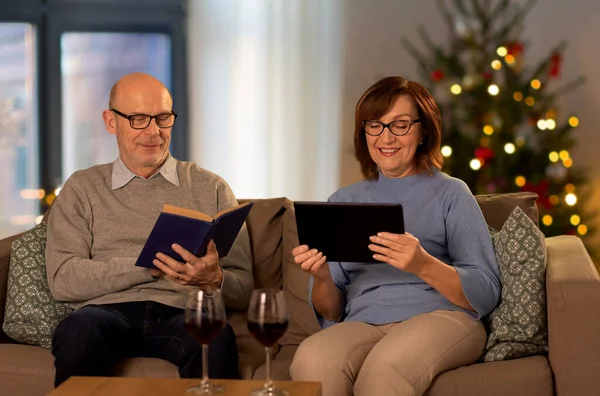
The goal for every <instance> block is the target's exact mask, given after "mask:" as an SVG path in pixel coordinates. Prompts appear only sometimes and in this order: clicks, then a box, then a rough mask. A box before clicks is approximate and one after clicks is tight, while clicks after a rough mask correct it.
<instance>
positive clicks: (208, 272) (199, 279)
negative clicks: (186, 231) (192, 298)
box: [151, 239, 223, 289]
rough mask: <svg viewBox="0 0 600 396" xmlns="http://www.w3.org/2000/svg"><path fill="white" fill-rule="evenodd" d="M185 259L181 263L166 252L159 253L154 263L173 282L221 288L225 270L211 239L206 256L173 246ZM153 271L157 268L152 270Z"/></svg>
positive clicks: (176, 245)
mask: <svg viewBox="0 0 600 396" xmlns="http://www.w3.org/2000/svg"><path fill="white" fill-rule="evenodd" d="M171 247H172V248H173V250H174V251H175V252H177V254H179V255H180V256H181V257H182V258H183V259H184V260H185V262H184V263H181V262H179V261H177V260H175V259H173V258H171V257H169V256H167V255H166V254H163V253H157V254H156V259H155V260H154V261H153V264H154V265H155V266H156V268H158V269H159V270H160V271H162V272H163V273H164V274H165V275H167V276H168V277H169V278H170V279H171V280H172V281H173V282H176V283H179V284H180V285H188V286H197V287H203V286H210V287H211V288H217V289H218V288H220V287H221V283H222V282H223V270H222V269H221V267H220V266H219V253H217V246H216V245H215V243H214V241H213V240H212V239H211V240H210V241H209V242H208V247H207V248H206V254H205V255H204V257H196V256H195V255H193V254H192V253H190V252H189V251H188V250H186V249H184V248H183V247H181V246H180V245H178V244H176V243H175V244H173V245H172V246H171ZM152 271H155V270H151V273H152Z"/></svg>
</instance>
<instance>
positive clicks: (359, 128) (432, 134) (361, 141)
mask: <svg viewBox="0 0 600 396" xmlns="http://www.w3.org/2000/svg"><path fill="white" fill-rule="evenodd" d="M403 95H404V96H406V97H408V98H410V99H411V100H412V102H413V103H414V104H415V106H416V107H417V111H418V113H419V118H420V119H421V131H422V139H423V140H422V144H420V145H419V146H418V147H417V151H416V153H415V170H416V172H417V173H422V172H428V173H430V172H431V170H432V169H431V168H432V167H435V168H437V169H441V168H442V164H443V162H444V161H443V158H442V154H441V153H440V145H441V142H442V116H441V114H440V109H439V108H438V105H437V104H436V103H435V100H434V99H433V97H432V96H431V94H430V93H429V92H428V91H427V89H425V88H424V87H423V86H421V85H420V84H417V83H416V82H414V81H408V80H406V79H404V78H402V77H386V78H384V79H382V80H379V81H378V82H376V83H375V84H373V85H372V86H371V87H370V88H369V89H367V91H366V92H365V93H364V94H363V95H362V97H361V98H360V100H359V101H358V103H357V104H356V111H355V113H354V155H355V157H356V159H357V160H358V162H359V163H360V167H361V170H362V174H363V176H364V177H365V178H366V179H369V180H376V179H377V178H378V177H379V170H378V168H377V164H375V162H374V161H373V159H372V158H371V155H370V154H369V148H368V147H367V138H366V136H365V131H364V129H363V121H364V120H377V119H379V118H380V117H382V116H383V115H385V114H386V113H387V112H388V111H390V109H391V108H392V107H393V106H394V104H395V103H396V99H398V97H399V96H403Z"/></svg>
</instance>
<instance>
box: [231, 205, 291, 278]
mask: <svg viewBox="0 0 600 396" xmlns="http://www.w3.org/2000/svg"><path fill="white" fill-rule="evenodd" d="M238 201H239V203H244V202H249V201H252V202H254V206H253V207H252V210H251V211H250V214H249V215H248V218H247V219H246V225H247V227H248V234H249V236H250V246H251V248H252V263H253V275H254V287H255V288H257V289H258V288H275V289H280V288H281V265H280V263H281V254H282V248H281V244H282V241H281V239H282V237H281V231H282V227H283V214H284V213H285V209H284V207H283V205H284V203H285V202H286V198H271V199H255V200H248V199H241V200H238Z"/></svg>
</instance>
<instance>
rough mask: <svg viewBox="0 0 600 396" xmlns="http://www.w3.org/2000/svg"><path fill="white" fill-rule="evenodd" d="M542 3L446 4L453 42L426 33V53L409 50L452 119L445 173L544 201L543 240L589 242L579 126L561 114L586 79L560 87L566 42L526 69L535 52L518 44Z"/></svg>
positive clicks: (442, 1)
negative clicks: (576, 155) (574, 152)
mask: <svg viewBox="0 0 600 396" xmlns="http://www.w3.org/2000/svg"><path fill="white" fill-rule="evenodd" d="M534 3H535V0H529V1H526V2H523V1H520V2H518V3H517V2H516V1H511V0H497V1H496V0H452V1H448V0H439V1H438V6H439V9H440V12H441V15H442V16H443V18H444V20H445V22H446V24H447V25H448V28H449V43H445V44H444V45H437V44H435V43H434V42H433V41H432V40H431V39H430V37H429V35H428V34H427V32H426V30H425V29H423V28H422V27H421V28H420V29H419V34H420V36H421V38H422V41H423V43H424V45H425V46H424V50H423V51H421V50H418V49H417V48H416V46H415V45H413V44H412V43H411V42H410V41H408V40H404V46H405V48H406V49H407V51H408V52H409V53H410V54H411V55H412V56H413V57H414V58H415V60H416V61H417V62H418V65H419V69H420V72H422V76H421V81H422V82H423V83H424V85H425V86H427V87H428V89H429V90H430V92H431V94H432V95H433V96H434V97H435V98H436V100H437V102H438V104H439V106H440V109H441V111H442V115H443V117H444V119H443V133H444V135H443V137H442V144H443V147H442V154H443V156H444V157H445V164H444V171H446V172H448V173H449V174H451V175H452V176H455V177H458V178H460V179H462V180H464V181H465V182H466V183H467V184H468V185H469V187H470V188H471V191H472V192H473V193H474V194H489V193H498V192H503V193H504V192H517V191H533V192H535V193H537V194H538V195H539V199H538V201H537V203H538V209H539V212H540V228H541V230H542V231H543V232H544V234H545V235H546V236H554V235H561V234H571V235H579V236H581V237H582V239H584V242H585V240H586V239H587V237H588V236H589V235H591V234H592V233H593V232H594V227H593V226H592V217H593V216H594V214H592V213H589V211H587V210H586V208H585V202H586V197H587V196H588V195H589V194H590V193H591V192H590V191H589V188H588V187H587V181H586V178H585V170H584V169H582V168H581V167H579V166H577V164H574V163H573V159H572V158H571V156H570V150H571V148H572V147H573V145H574V143H575V140H576V133H577V129H575V128H576V127H577V126H578V124H579V120H578V119H577V117H576V116H575V115H573V114H562V113H561V112H560V110H559V109H558V108H557V99H558V98H559V96H560V95H563V94H565V93H567V92H569V91H571V90H573V89H575V88H577V87H578V86H579V85H580V84H582V83H583V82H584V79H583V78H582V77H579V78H576V79H574V80H572V81H569V82H567V83H563V84H562V85H560V84H559V77H560V71H561V62H562V59H563V52H564V49H565V43H559V44H558V45H556V46H555V48H554V49H553V50H552V51H551V52H550V54H548V56H547V57H546V58H545V59H543V60H541V62H539V64H537V65H534V66H529V65H526V64H525V63H526V62H525V61H526V52H527V47H528V44H527V43H526V42H524V41H522V40H520V39H519V35H520V33H521V31H522V27H523V23H524V20H525V17H526V15H527V14H528V12H529V11H530V10H531V8H532V7H533V5H534ZM557 85H558V86H557ZM588 250H589V251H591V249H590V247H589V246H588Z"/></svg>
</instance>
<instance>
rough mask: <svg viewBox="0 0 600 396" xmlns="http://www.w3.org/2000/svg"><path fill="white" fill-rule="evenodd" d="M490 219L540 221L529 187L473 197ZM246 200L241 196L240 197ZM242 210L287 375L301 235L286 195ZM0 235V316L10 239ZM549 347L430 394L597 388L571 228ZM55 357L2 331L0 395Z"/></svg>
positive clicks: (298, 310)
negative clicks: (273, 300) (516, 212)
mask: <svg viewBox="0 0 600 396" xmlns="http://www.w3.org/2000/svg"><path fill="white" fill-rule="evenodd" d="M476 198H477V201H478V203H479V204H480V207H481V209H482V212H483V213H484V216H485V218H486V221H487V222H488V224H490V225H491V226H492V227H495V228H497V229H500V228H501V227H502V224H503V222H504V220H505V219H506V218H507V217H508V215H509V214H510V213H511V211H512V209H513V208H514V207H515V206H519V207H521V208H522V209H523V210H524V211H525V212H526V213H527V215H528V216H529V217H530V218H531V219H533V220H534V221H536V222H537V216H538V212H537V207H536V203H535V201H536V198H537V196H536V195H535V194H533V193H513V194H493V195H487V196H477V197H476ZM241 201H247V200H241ZM253 201H254V202H255V205H254V207H253V209H252V211H251V213H250V215H249V217H248V221H247V226H248V230H249V233H250V241H251V246H252V255H253V260H254V267H253V272H254V277H255V283H256V287H257V288H277V289H283V291H284V294H285V298H286V302H287V306H288V312H289V328H288V331H287V333H286V334H285V335H284V336H283V337H282V338H281V340H280V342H279V345H278V346H277V347H276V348H274V349H273V352H272V353H273V361H272V373H273V377H274V378H275V379H280V380H289V373H288V370H289V366H290V364H291V361H292V358H293V356H294V352H295V351H296V348H297V347H298V345H299V344H300V342H302V340H303V339H305V338H306V337H307V336H309V335H310V334H313V333H314V332H316V331H318V330H319V327H318V324H317V322H316V320H315V317H314V313H313V311H312V308H311V307H310V306H309V304H308V301H307V297H308V295H307V284H308V276H307V275H306V274H305V273H304V272H303V271H302V270H300V268H299V267H297V266H296V265H295V264H294V263H293V259H292V255H291V250H292V249H293V247H294V246H296V245H297V243H298V237H297V231H296V224H295V217H294V209H293V203H292V202H291V201H290V200H288V199H286V198H273V199H259V200H253ZM17 237H18V235H15V236H12V237H9V238H5V239H3V240H0V322H2V321H3V320H4V312H5V302H6V289H7V274H8V268H9V263H10V252H11V243H12V241H14V240H15V239H16V238H17ZM546 249H547V257H548V259H547V271H546V290H547V318H548V342H549V352H548V354H547V355H540V356H530V357H525V358H519V359H512V360H505V361H498V362H488V363H476V364H473V365H469V366H465V367H460V368H458V369H455V370H451V371H448V372H445V373H442V374H440V375H439V376H438V377H436V378H435V380H434V382H433V383H432V385H431V387H430V388H429V389H428V391H427V393H426V394H427V395H429V396H458V395H461V396H470V395H473V396H475V395H476V396H481V395H486V396H496V395H497V396H500V395H502V396H504V395H510V396H520V395H523V396H525V395H527V396H538V395H539V396H552V395H558V396H567V395H569V396H587V395H597V394H600V279H599V277H598V273H597V272H596V269H595V268H594V265H593V263H592V260H591V259H590V256H589V255H588V253H587V252H586V250H585V248H584V246H583V244H582V241H581V240H580V239H579V238H578V237H576V236H566V235H565V236H558V237H551V238H546ZM229 322H230V323H231V325H232V326H233V328H234V331H235V333H236V336H237V343H238V350H239V354H240V371H241V373H242V376H243V377H244V378H253V379H264V376H265V356H264V348H263V347H262V346H260V345H259V344H258V343H257V342H256V341H255V340H253V339H252V338H251V337H250V335H249V333H248V330H247V328H246V315H245V312H239V311H234V312H229ZM117 373H118V375H120V376H135V377H151V376H152V377H155V376H156V377H177V376H178V374H177V370H176V368H175V367H174V366H173V365H171V364H170V363H168V362H166V361H162V360H160V359H149V358H133V359H127V360H125V361H122V362H120V363H119V364H118V367H117ZM53 378H54V373H53V358H52V355H51V353H50V351H49V350H48V349H44V348H41V347H37V346H31V345H24V344H20V343H18V342H16V341H14V340H12V339H10V338H9V337H7V336H6V334H4V333H3V332H2V331H0V396H4V395H6V396H9V395H10V396H21V395H23V396H25V395H27V396H36V395H43V394H46V393H48V392H49V391H50V390H51V389H52V386H53Z"/></svg>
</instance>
